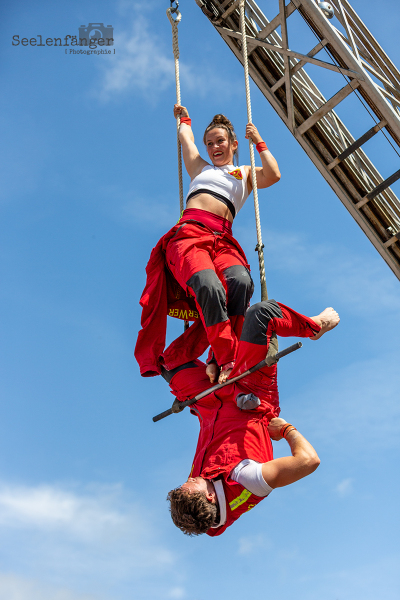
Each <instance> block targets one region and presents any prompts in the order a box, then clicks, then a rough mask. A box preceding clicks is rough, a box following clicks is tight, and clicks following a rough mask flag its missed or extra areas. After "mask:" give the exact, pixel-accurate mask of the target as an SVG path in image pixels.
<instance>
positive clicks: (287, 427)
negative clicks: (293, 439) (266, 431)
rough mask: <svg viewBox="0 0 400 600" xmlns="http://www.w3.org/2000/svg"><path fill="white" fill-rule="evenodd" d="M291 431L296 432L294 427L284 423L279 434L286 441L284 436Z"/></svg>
mask: <svg viewBox="0 0 400 600" xmlns="http://www.w3.org/2000/svg"><path fill="white" fill-rule="evenodd" d="M291 431H297V430H296V427H294V425H291V424H290V423H285V424H284V425H282V427H281V430H280V432H279V433H280V435H281V436H282V437H283V438H284V439H285V440H286V436H287V435H288V433H290V432H291Z"/></svg>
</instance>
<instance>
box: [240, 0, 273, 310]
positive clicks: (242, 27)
mask: <svg viewBox="0 0 400 600" xmlns="http://www.w3.org/2000/svg"><path fill="white" fill-rule="evenodd" d="M244 7H245V0H240V2H239V8H240V30H241V32H242V52H243V66H244V80H245V85H246V103H247V120H248V122H249V123H252V122H253V120H252V117H251V100H250V82H249V65H248V60H247V38H246V22H245V11H244ZM249 149H250V164H251V179H252V183H253V197H254V212H255V216H256V229H257V246H256V250H257V252H258V265H259V269H260V283H261V300H268V292H267V283H266V280H265V264H264V251H263V248H264V244H263V243H262V236H261V222H260V209H259V206H258V189H257V174H256V163H255V160H254V145H253V140H252V139H251V138H249Z"/></svg>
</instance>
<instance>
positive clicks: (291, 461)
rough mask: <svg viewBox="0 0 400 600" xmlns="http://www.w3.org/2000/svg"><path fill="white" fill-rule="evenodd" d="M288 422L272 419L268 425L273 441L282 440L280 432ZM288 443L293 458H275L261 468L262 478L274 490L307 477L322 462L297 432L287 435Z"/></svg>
mask: <svg viewBox="0 0 400 600" xmlns="http://www.w3.org/2000/svg"><path fill="white" fill-rule="evenodd" d="M285 423H286V421H284V420H283V419H279V418H275V419H272V420H271V422H270V423H269V425H268V431H269V434H270V436H271V439H273V440H275V441H277V440H281V439H282V436H281V434H280V431H281V429H282V425H284V424H285ZM285 439H286V441H287V443H288V444H289V446H290V450H291V452H292V456H285V457H283V458H275V459H274V460H271V461H269V462H266V463H263V465H262V467H261V469H262V470H261V472H262V476H263V477H264V479H265V481H266V482H267V483H268V485H270V486H271V487H272V488H277V487H283V486H285V485H289V484H291V483H294V482H295V481H298V480H299V479H302V478H303V477H307V475H310V474H311V473H313V472H314V471H315V469H316V468H317V467H318V465H319V463H320V460H319V458H318V455H317V453H316V452H315V450H314V448H313V447H312V446H311V444H310V443H309V442H307V440H306V439H305V437H303V436H302V435H301V433H299V432H298V431H297V430H293V431H290V432H289V433H288V434H286V438H285Z"/></svg>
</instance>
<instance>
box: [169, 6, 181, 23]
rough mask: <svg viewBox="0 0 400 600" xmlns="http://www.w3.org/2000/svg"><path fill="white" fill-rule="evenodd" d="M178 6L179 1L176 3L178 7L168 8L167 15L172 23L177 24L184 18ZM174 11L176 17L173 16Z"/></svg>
mask: <svg viewBox="0 0 400 600" xmlns="http://www.w3.org/2000/svg"><path fill="white" fill-rule="evenodd" d="M173 2H174V0H171V5H172V3H173ZM178 6H179V2H177V3H176V7H175V8H172V6H171V7H170V8H167V17H168V19H169V20H170V22H171V25H173V24H174V23H175V24H176V25H177V24H178V23H179V21H180V20H181V19H182V15H181V13H180V12H179V10H178ZM173 13H175V18H174V17H173V16H172V15H173Z"/></svg>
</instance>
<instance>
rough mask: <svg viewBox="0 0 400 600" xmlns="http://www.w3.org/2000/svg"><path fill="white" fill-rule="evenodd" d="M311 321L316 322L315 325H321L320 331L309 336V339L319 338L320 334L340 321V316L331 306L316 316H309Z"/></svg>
mask: <svg viewBox="0 0 400 600" xmlns="http://www.w3.org/2000/svg"><path fill="white" fill-rule="evenodd" d="M311 318H312V320H313V321H315V322H316V324H317V325H319V326H320V327H321V331H320V332H319V333H317V334H316V335H314V336H313V337H311V338H310V340H319V338H320V337H321V336H323V335H324V333H326V332H327V331H330V330H331V329H333V328H334V327H336V325H337V324H338V323H339V321H340V317H339V315H338V313H337V312H336V310H335V309H333V308H332V307H331V306H329V308H326V309H325V310H323V311H322V313H320V314H319V315H318V316H317V317H311Z"/></svg>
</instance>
